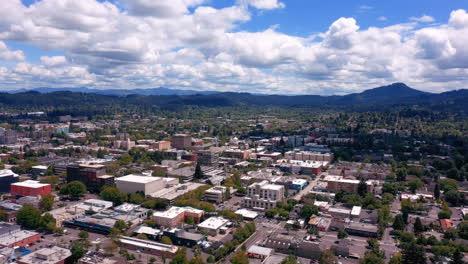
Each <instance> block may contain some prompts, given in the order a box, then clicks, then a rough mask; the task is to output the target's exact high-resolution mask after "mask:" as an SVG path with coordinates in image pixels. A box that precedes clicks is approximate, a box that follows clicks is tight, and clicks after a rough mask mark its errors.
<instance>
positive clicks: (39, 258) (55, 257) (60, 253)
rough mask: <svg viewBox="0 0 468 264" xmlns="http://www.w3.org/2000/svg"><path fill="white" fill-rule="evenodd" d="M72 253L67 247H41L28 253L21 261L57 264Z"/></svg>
mask: <svg viewBox="0 0 468 264" xmlns="http://www.w3.org/2000/svg"><path fill="white" fill-rule="evenodd" d="M71 255H72V253H71V251H70V250H68V249H66V248H61V247H57V246H53V247H52V248H41V249H39V250H36V251H34V252H32V253H30V254H27V255H25V256H23V257H21V258H19V261H20V262H21V263H28V264H29V263H41V264H55V263H60V261H63V260H65V259H67V258H68V257H70V256H71Z"/></svg>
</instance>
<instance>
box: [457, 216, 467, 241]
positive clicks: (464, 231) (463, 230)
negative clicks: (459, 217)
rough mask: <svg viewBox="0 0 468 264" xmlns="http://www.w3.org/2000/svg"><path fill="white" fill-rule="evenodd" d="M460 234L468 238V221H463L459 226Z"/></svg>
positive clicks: (463, 237)
mask: <svg viewBox="0 0 468 264" xmlns="http://www.w3.org/2000/svg"><path fill="white" fill-rule="evenodd" d="M457 229H458V236H459V237H461V238H462V239H468V221H466V220H465V221H463V222H461V223H460V224H459V225H458V227H457Z"/></svg>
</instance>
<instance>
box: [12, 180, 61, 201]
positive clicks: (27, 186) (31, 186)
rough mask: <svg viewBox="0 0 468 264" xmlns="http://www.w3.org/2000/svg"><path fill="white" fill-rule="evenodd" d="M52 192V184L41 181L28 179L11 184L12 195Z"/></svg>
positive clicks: (39, 194)
mask: <svg viewBox="0 0 468 264" xmlns="http://www.w3.org/2000/svg"><path fill="white" fill-rule="evenodd" d="M51 192H52V185H50V184H47V183H40V182H39V181H33V180H27V181H23V182H16V183H13V184H11V196H12V197H17V196H41V195H47V194H50V193H51Z"/></svg>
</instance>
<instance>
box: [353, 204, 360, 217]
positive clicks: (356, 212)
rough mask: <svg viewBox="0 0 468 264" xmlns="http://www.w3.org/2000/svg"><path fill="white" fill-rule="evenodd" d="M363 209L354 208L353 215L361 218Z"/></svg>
mask: <svg viewBox="0 0 468 264" xmlns="http://www.w3.org/2000/svg"><path fill="white" fill-rule="evenodd" d="M361 209H362V207H361V206H353V208H352V209H351V215H354V216H359V215H360V214H361Z"/></svg>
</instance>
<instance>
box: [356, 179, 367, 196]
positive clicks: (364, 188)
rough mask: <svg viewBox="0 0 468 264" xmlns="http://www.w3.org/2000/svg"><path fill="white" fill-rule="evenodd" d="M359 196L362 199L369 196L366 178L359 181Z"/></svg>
mask: <svg viewBox="0 0 468 264" xmlns="http://www.w3.org/2000/svg"><path fill="white" fill-rule="evenodd" d="M358 194H359V196H361V197H364V196H366V194H367V183H366V181H365V180H364V178H361V180H360V181H359V185H358Z"/></svg>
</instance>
